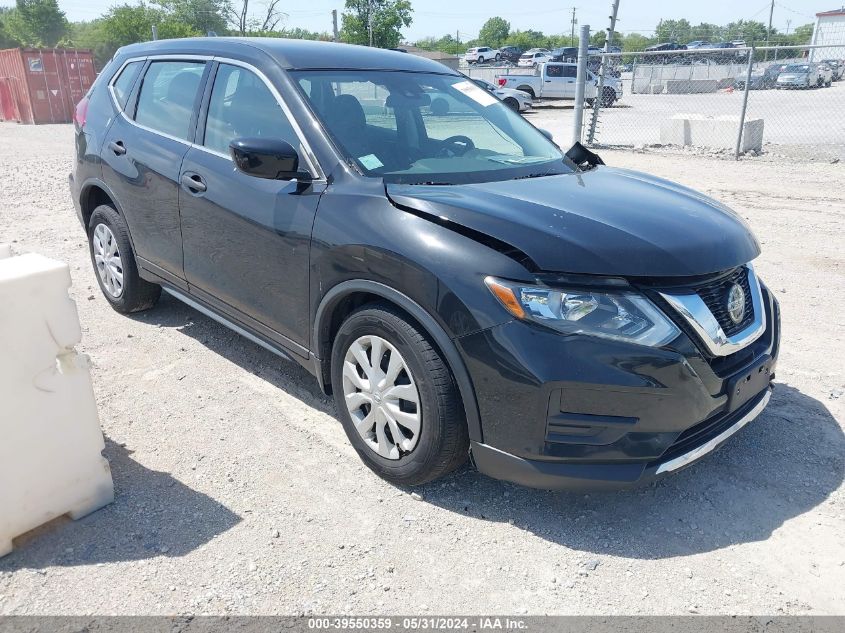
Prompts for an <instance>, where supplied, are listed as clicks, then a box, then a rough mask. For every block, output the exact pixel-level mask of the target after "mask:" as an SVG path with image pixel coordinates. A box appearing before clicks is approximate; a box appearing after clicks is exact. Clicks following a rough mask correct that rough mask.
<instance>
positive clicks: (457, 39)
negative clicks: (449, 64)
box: [455, 31, 461, 59]
mask: <svg viewBox="0 0 845 633" xmlns="http://www.w3.org/2000/svg"><path fill="white" fill-rule="evenodd" d="M460 56H461V32H460V31H455V59H458V58H460Z"/></svg>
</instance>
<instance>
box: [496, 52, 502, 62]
mask: <svg viewBox="0 0 845 633" xmlns="http://www.w3.org/2000/svg"><path fill="white" fill-rule="evenodd" d="M500 59H502V56H501V55H499V53H496V61H499V60H500Z"/></svg>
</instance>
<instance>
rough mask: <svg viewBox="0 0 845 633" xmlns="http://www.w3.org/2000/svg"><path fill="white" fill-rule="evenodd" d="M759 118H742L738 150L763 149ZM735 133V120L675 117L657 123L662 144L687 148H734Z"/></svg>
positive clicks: (736, 130) (697, 116) (736, 118)
mask: <svg viewBox="0 0 845 633" xmlns="http://www.w3.org/2000/svg"><path fill="white" fill-rule="evenodd" d="M763 127H764V126H763V119H746V121H745V123H744V124H743V134H742V145H741V147H740V151H742V152H747V151H749V150H752V149H753V150H755V151H757V152H759V151H762V149H763ZM738 131H739V117H737V116H730V115H726V116H717V117H706V116H703V115H700V114H676V115H674V116H673V117H672V118H671V119H666V120H664V121H663V122H661V124H660V142H661V143H663V144H664V145H691V146H693V147H704V148H711V149H734V148H735V147H736V136H737V133H738Z"/></svg>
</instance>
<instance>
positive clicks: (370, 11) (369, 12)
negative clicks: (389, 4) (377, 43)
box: [367, 0, 373, 46]
mask: <svg viewBox="0 0 845 633" xmlns="http://www.w3.org/2000/svg"><path fill="white" fill-rule="evenodd" d="M367 32H368V34H369V36H370V46H372V45H373V0H367Z"/></svg>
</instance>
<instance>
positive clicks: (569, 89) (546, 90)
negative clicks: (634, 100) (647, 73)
mask: <svg viewBox="0 0 845 633" xmlns="http://www.w3.org/2000/svg"><path fill="white" fill-rule="evenodd" d="M577 70H578V65H577V64H571V63H565V62H546V63H545V64H540V65H539V66H537V68H536V69H535V71H534V74H533V75H517V74H513V75H512V74H503V75H496V83H497V84H498V85H499V87H500V88H513V89H515V90H522V91H523V92H527V93H528V94H530V95H531V97H532V99H573V100H574V99H575V77H576V75H577ZM598 83H599V78H598V75H596V74H595V73H593V72H592V71H591V70H587V84H586V85H585V86H584V98H585V100H586V101H588V102H590V103H592V101H593V99H595V98H596V89H597V86H598ZM602 93H603V97H602V105H603V106H605V107H610V106H612V105H613V104H614V103H615V102H616V101H617V100H618V99H620V98H621V97H622V81H621V80H619V79H618V78H617V77H613V76H610V75H606V76H605V78H604V89H603V90H602Z"/></svg>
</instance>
